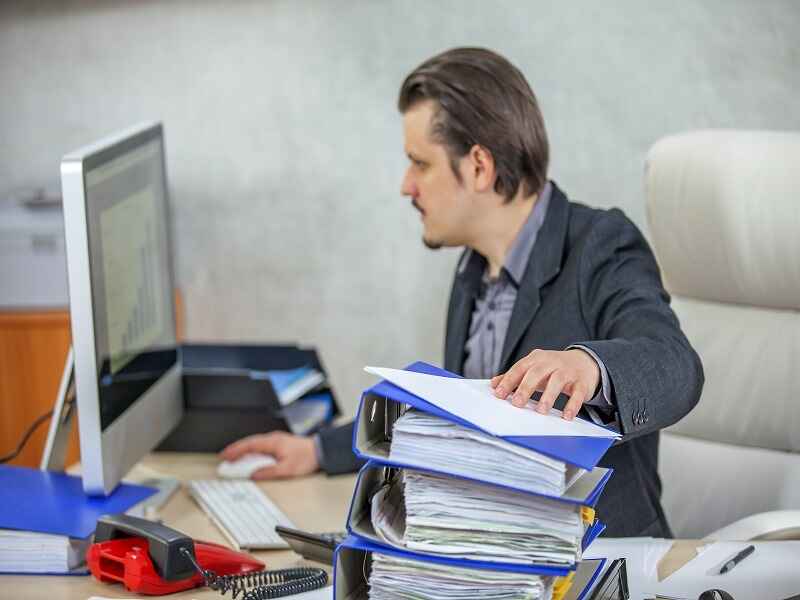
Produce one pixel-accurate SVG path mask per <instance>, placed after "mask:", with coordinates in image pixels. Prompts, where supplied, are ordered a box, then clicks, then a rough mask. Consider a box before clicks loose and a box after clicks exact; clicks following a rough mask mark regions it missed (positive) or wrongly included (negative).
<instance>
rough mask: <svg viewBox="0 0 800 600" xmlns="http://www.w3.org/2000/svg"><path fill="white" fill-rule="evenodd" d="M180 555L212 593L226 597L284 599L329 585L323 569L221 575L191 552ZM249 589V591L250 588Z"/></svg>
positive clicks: (183, 549)
mask: <svg viewBox="0 0 800 600" xmlns="http://www.w3.org/2000/svg"><path fill="white" fill-rule="evenodd" d="M180 552H181V553H183V555H184V556H186V557H187V558H188V559H189V560H190V561H191V562H192V565H194V568H195V569H196V570H197V572H198V573H200V575H202V577H203V582H204V583H205V584H206V585H207V586H208V587H209V588H211V589H212V590H215V591H217V592H219V593H220V594H222V595H223V596H224V595H225V594H226V593H227V592H230V593H231V598H233V599H234V600H235V598H236V597H237V596H238V595H239V594H244V596H243V597H242V600H268V599H269V598H282V597H283V596H289V595H292V594H299V593H300V592H310V591H311V590H316V589H319V588H321V587H325V585H326V584H327V583H328V574H327V573H326V572H325V570H324V569H318V568H316V567H297V568H294V569H277V570H275V571H254V572H252V573H242V574H240V575H223V576H219V575H217V574H216V573H214V572H213V571H209V570H207V569H203V567H201V566H200V565H199V564H197V561H196V560H195V558H194V556H193V555H192V553H191V552H189V551H188V550H187V549H186V548H181V550H180ZM248 588H250V589H248Z"/></svg>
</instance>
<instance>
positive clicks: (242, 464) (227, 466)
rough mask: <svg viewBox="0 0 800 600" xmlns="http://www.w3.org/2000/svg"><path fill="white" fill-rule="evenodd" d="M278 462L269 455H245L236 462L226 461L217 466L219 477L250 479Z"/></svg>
mask: <svg viewBox="0 0 800 600" xmlns="http://www.w3.org/2000/svg"><path fill="white" fill-rule="evenodd" d="M276 462H277V461H276V460H275V458H274V457H273V456H271V455H269V454H243V455H242V456H240V457H239V458H237V459H236V460H232V461H227V460H224V461H222V462H221V463H219V465H217V476H218V477H223V478H225V479H250V476H251V475H252V474H253V473H255V472H256V471H258V470H259V469H263V468H264V467H271V466H272V465H274V464H275V463H276Z"/></svg>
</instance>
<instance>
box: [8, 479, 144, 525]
mask: <svg viewBox="0 0 800 600" xmlns="http://www.w3.org/2000/svg"><path fill="white" fill-rule="evenodd" d="M155 492H156V490H155V489H154V488H151V487H145V486H141V485H132V484H127V483H122V484H120V485H119V486H118V487H117V489H116V490H114V492H113V493H112V494H111V495H110V496H108V497H105V498H103V497H89V496H86V495H85V494H84V492H83V482H82V481H81V478H80V477H75V476H73V475H66V474H65V473H54V472H51V471H40V470H38V469H29V468H26V467H12V466H7V465H0V528H3V529H19V530H23V531H37V532H40V533H54V534H57V535H66V536H69V537H74V538H87V537H89V536H90V535H91V534H92V533H94V529H95V525H96V524H97V518H98V517H100V516H101V515H105V514H113V513H122V512H125V511H126V510H128V509H130V508H131V507H132V506H134V505H136V504H138V503H139V502H141V501H142V500H144V499H145V498H148V497H149V496H152V495H153V494H154V493H155Z"/></svg>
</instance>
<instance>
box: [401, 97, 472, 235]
mask: <svg viewBox="0 0 800 600" xmlns="http://www.w3.org/2000/svg"><path fill="white" fill-rule="evenodd" d="M435 109H436V105H435V103H434V102H432V101H424V102H419V103H417V104H415V105H413V106H412V107H411V108H410V109H409V110H408V111H406V113H405V114H404V115H403V132H404V136H405V151H406V155H407V156H408V159H409V160H410V161H411V164H410V165H409V166H408V169H407V170H406V174H405V176H404V177H403V184H402V187H401V190H400V191H401V193H402V194H403V195H404V196H408V197H409V198H411V202H412V204H413V205H414V207H415V208H416V209H417V210H418V211H419V212H420V216H421V218H422V225H423V228H424V230H423V234H422V241H423V242H424V243H425V245H426V246H428V247H429V248H441V247H442V246H463V245H466V244H467V240H468V232H469V230H470V224H471V223H472V222H473V221H474V214H473V213H474V202H473V199H472V198H471V197H470V195H469V194H468V193H467V189H466V188H465V186H464V184H463V182H459V181H458V179H457V178H456V176H455V174H454V173H453V170H452V168H451V166H450V158H449V157H448V155H447V150H446V148H445V147H444V146H443V145H441V144H439V143H437V142H435V141H433V140H432V139H431V136H430V125H431V117H433V115H434V114H435ZM462 181H463V178H462Z"/></svg>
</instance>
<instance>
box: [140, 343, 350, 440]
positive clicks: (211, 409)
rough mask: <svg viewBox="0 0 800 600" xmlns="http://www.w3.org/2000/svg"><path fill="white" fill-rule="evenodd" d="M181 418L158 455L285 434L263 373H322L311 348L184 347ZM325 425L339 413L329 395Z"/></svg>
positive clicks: (277, 404)
mask: <svg viewBox="0 0 800 600" xmlns="http://www.w3.org/2000/svg"><path fill="white" fill-rule="evenodd" d="M181 366H182V369H183V396H184V416H183V419H182V420H181V422H180V423H179V424H178V426H177V427H176V428H175V429H174V430H173V431H172V432H171V433H170V435H168V436H167V437H166V438H165V439H164V441H163V442H162V443H161V444H160V445H159V446H158V447H157V448H156V450H158V451H176V452H218V451H220V450H222V448H224V447H225V446H226V445H228V444H229V443H231V442H234V441H236V440H238V439H241V438H243V437H245V436H248V435H253V434H257V433H266V432H269V431H289V430H290V429H289V426H288V423H287V421H286V418H285V416H284V414H283V408H282V407H281V405H280V402H279V401H278V396H277V394H276V393H275V390H274V389H273V387H272V384H271V383H270V381H269V379H268V378H266V377H264V376H263V373H264V371H272V370H284V369H295V368H298V367H303V366H308V367H312V368H314V369H317V370H319V371H320V372H322V373H323V374H325V368H324V367H323V365H322V362H321V360H320V358H319V356H318V355H317V352H316V350H314V349H313V348H300V347H297V346H289V345H283V346H259V345H221V344H187V345H183V346H181ZM315 391H316V392H318V391H323V392H327V393H329V394H330V397H331V409H330V411H329V413H328V417H327V419H326V420H325V421H324V422H323V424H324V423H329V422H330V421H331V420H332V419H333V418H334V417H335V416H336V415H338V414H339V412H340V411H339V407H338V404H337V402H336V398H335V396H334V395H333V391H332V390H331V389H330V388H329V387H327V386H326V387H324V388H321V389H319V390H315Z"/></svg>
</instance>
